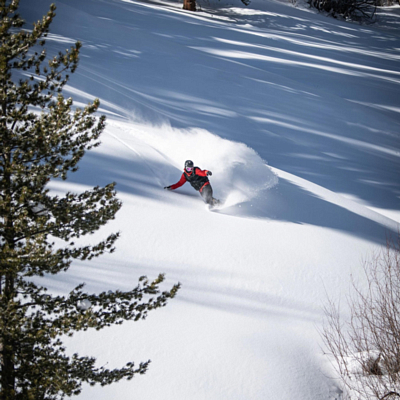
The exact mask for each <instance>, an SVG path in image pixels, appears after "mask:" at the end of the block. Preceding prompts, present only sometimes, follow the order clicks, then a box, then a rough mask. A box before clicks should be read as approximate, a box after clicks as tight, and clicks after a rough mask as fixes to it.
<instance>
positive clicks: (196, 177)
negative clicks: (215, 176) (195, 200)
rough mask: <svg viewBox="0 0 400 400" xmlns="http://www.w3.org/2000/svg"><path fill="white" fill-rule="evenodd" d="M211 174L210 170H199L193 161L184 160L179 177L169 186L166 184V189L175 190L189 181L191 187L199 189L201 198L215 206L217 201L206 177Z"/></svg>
mask: <svg viewBox="0 0 400 400" xmlns="http://www.w3.org/2000/svg"><path fill="white" fill-rule="evenodd" d="M211 175H212V172H211V171H208V170H206V169H205V170H204V171H203V170H201V169H200V168H199V167H195V166H194V164H193V161H191V160H187V161H185V167H184V169H183V174H182V176H181V179H180V180H179V181H178V182H177V183H175V184H174V185H171V186H166V187H165V188H164V189H166V190H175V189H178V188H179V187H181V186H182V185H184V184H185V183H186V182H189V183H190V184H191V185H192V187H193V188H194V189H195V190H197V191H199V192H200V194H201V197H202V198H203V200H204V201H205V202H206V203H207V204H209V205H210V206H215V205H217V204H218V203H219V201H218V200H217V199H214V197H213V190H212V187H211V184H210V181H209V180H208V177H209V176H211Z"/></svg>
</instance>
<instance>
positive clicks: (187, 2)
mask: <svg viewBox="0 0 400 400" xmlns="http://www.w3.org/2000/svg"><path fill="white" fill-rule="evenodd" d="M399 1H400V0H399ZM183 9H184V10H189V11H196V0H183Z"/></svg>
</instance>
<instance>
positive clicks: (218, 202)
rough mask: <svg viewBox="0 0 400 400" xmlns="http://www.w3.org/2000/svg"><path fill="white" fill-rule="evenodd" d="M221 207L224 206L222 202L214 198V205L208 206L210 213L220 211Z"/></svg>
mask: <svg viewBox="0 0 400 400" xmlns="http://www.w3.org/2000/svg"><path fill="white" fill-rule="evenodd" d="M221 206H222V203H221V201H220V200H218V199H214V198H213V202H212V204H208V209H209V210H210V211H212V210H218V208H220V207H221Z"/></svg>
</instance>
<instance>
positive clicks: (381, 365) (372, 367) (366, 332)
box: [322, 234, 400, 400]
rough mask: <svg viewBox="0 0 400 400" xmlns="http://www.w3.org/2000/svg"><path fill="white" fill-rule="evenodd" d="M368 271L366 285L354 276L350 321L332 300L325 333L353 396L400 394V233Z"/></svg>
mask: <svg viewBox="0 0 400 400" xmlns="http://www.w3.org/2000/svg"><path fill="white" fill-rule="evenodd" d="M364 272H365V275H366V281H367V285H366V288H364V289H362V288H361V287H360V285H359V284H357V282H355V281H354V280H352V292H351V294H350V296H349V297H348V298H347V304H348V306H349V310H350V320H349V321H347V322H345V323H343V322H342V320H341V318H340V311H339V305H337V304H335V303H334V302H333V301H331V300H330V301H329V302H328V304H327V306H326V308H325V315H326V323H325V325H324V327H323V330H322V337H323V340H324V343H325V345H326V347H327V349H328V350H329V352H330V353H331V354H332V355H333V358H334V366H335V368H336V371H337V372H338V373H339V376H340V378H341V381H342V383H343V386H344V388H345V391H346V392H347V393H348V397H349V398H350V399H357V400H370V399H379V400H382V399H386V400H387V399H391V400H392V399H395V398H400V234H399V235H398V236H397V240H396V241H393V240H387V244H386V247H384V248H383V249H381V250H379V251H378V252H376V253H375V254H374V255H373V256H372V257H371V259H370V260H369V261H367V262H365V263H364ZM346 389H347V390H346Z"/></svg>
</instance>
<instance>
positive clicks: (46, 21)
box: [0, 0, 179, 400]
mask: <svg viewBox="0 0 400 400" xmlns="http://www.w3.org/2000/svg"><path fill="white" fill-rule="evenodd" d="M18 3H19V1H18V0H0V16H1V22H0V38H1V46H0V83H1V86H0V362H1V377H0V399H1V400H13V399H24V400H25V399H35V400H37V399H59V398H63V397H65V396H71V395H75V394H78V393H79V392H80V391H81V386H82V383H83V382H87V383H89V384H96V383H99V384H101V385H108V384H110V383H113V382H116V381H118V380H120V379H122V378H127V379H130V378H132V377H133V376H134V375H135V374H137V373H139V374H142V373H144V372H145V371H146V368H147V366H148V363H149V361H147V362H145V363H141V364H140V365H139V366H137V367H135V366H134V364H133V363H132V362H130V363H128V364H126V365H125V366H124V367H122V368H120V369H114V370H108V369H105V368H104V367H100V368H98V367H96V366H95V359H94V358H91V357H80V356H79V355H77V354H74V355H73V356H71V357H69V356H67V355H66V353H65V351H64V347H63V344H62V341H61V338H62V336H63V335H67V336H72V335H73V333H74V332H75V331H80V330H87V329H88V328H95V329H97V330H99V329H102V328H104V327H106V326H110V325H112V324H121V323H122V322H123V321H125V320H135V321H136V320H139V319H143V318H145V317H146V315H147V312H148V311H149V310H152V309H156V308H158V307H161V306H164V305H165V304H166V302H167V300H168V299H169V298H172V297H174V295H175V294H176V292H177V290H178V288H179V284H178V285H175V286H173V287H172V289H171V290H169V291H165V292H160V288H159V285H160V283H161V282H162V281H163V280H164V277H163V275H160V276H159V277H158V278H157V279H156V280H155V281H153V282H149V281H148V280H147V279H146V278H145V277H143V278H141V279H140V280H139V284H138V286H137V287H135V288H133V289H132V290H131V291H128V292H120V291H116V292H114V293H111V292H107V293H106V292H104V293H100V294H98V295H88V294H86V293H85V292H84V291H83V285H79V286H78V287H76V288H74V289H73V290H72V291H71V292H70V293H69V294H68V295H66V296H52V295H49V294H48V293H47V289H46V288H45V287H43V286H40V285H38V284H37V282H39V281H40V280H38V279H36V280H35V281H34V282H36V283H34V282H33V281H32V277H38V276H39V277H40V276H43V275H44V274H57V273H59V272H61V271H66V270H67V269H68V268H69V267H70V265H71V262H72V261H73V260H74V259H77V260H90V259H92V258H94V257H96V256H99V255H101V254H103V253H104V252H112V251H113V249H114V243H115V241H116V239H117V238H118V234H111V235H109V236H108V237H107V238H105V239H104V240H103V241H101V242H100V243H97V244H96V245H92V246H86V245H81V246H78V245H76V244H75V243H74V241H75V240H77V239H78V238H80V237H81V236H84V235H86V234H88V233H93V232H95V231H97V230H98V229H99V228H100V227H101V226H103V225H105V224H106V223H107V222H108V221H109V220H111V219H113V218H114V216H115V214H116V212H117V211H118V210H119V208H120V207H121V203H120V202H119V200H118V199H117V198H116V193H115V190H114V184H110V185H107V186H105V187H95V188H93V189H92V190H87V191H85V192H83V193H78V194H76V193H67V194H66V195H64V196H62V197H59V196H56V195H53V194H51V193H50V192H49V190H48V188H47V184H48V182H49V181H50V179H52V178H61V179H66V178H67V175H68V174H69V173H70V172H74V171H76V170H77V165H78V162H79V160H80V159H81V158H82V157H83V156H84V154H85V152H86V151H87V150H89V149H91V148H92V147H94V146H97V145H99V141H98V139H99V136H100V134H101V132H102V131H103V129H104V121H105V117H104V116H101V117H100V118H96V117H95V116H94V113H95V112H96V111H97V109H98V107H99V101H98V100H94V102H93V103H90V104H88V105H87V106H86V107H85V108H84V109H76V110H73V109H72V105H73V104H72V100H71V99H65V98H64V97H63V96H62V94H61V93H62V88H63V86H64V85H65V84H66V82H67V81H68V78H69V77H68V73H73V72H74V71H75V69H76V68H77V64H78V56H79V49H80V47H81V45H80V43H79V42H77V43H76V44H75V46H73V47H72V48H71V49H69V50H66V51H65V52H64V53H61V52H60V53H59V54H57V55H55V56H54V57H53V56H52V57H49V56H47V54H46V50H45V49H44V44H45V41H44V39H45V38H46V35H47V33H48V31H49V27H50V24H51V22H52V20H53V18H54V17H55V6H54V5H52V6H51V7H50V10H49V12H48V13H47V15H45V16H44V17H43V18H42V20H41V21H38V22H37V23H36V24H34V26H33V29H32V30H29V31H25V30H23V29H22V27H23V24H24V22H23V20H22V19H21V18H20V17H19V15H18V14H17V11H18ZM54 238H58V239H61V241H63V243H64V246H63V247H62V246H60V245H57V246H55V244H54V240H55V239H54ZM58 242H60V240H59V241H58Z"/></svg>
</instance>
